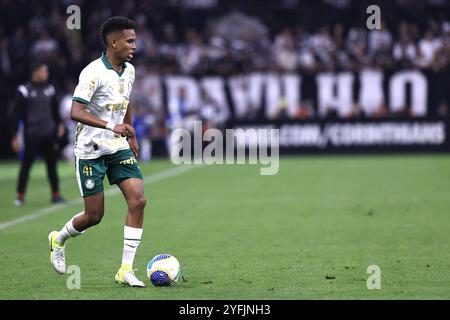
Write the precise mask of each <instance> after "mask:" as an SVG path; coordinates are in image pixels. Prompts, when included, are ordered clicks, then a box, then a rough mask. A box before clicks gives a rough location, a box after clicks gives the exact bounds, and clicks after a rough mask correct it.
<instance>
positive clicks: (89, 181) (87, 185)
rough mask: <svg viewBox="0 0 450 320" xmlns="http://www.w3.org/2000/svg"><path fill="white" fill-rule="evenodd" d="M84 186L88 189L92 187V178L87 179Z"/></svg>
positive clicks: (93, 183) (93, 184) (93, 185)
mask: <svg viewBox="0 0 450 320" xmlns="http://www.w3.org/2000/svg"><path fill="white" fill-rule="evenodd" d="M85 186H86V188H88V189H92V188H93V187H95V182H94V180H92V179H87V180H86V182H85Z"/></svg>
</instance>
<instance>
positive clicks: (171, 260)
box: [147, 254, 181, 287]
mask: <svg viewBox="0 0 450 320" xmlns="http://www.w3.org/2000/svg"><path fill="white" fill-rule="evenodd" d="M180 276H181V266H180V263H179V262H178V260H177V258H175V257H174V256H171V255H170V254H158V255H157V256H155V257H154V258H153V259H152V260H150V262H149V263H148V265H147V277H148V278H149V279H150V281H151V282H152V284H153V285H154V286H155V287H164V286H173V285H175V284H176V283H177V282H178V280H179V279H180Z"/></svg>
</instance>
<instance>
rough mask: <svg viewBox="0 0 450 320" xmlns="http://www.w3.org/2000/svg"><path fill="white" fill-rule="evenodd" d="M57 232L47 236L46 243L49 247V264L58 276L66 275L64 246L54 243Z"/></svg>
mask: <svg viewBox="0 0 450 320" xmlns="http://www.w3.org/2000/svg"><path fill="white" fill-rule="evenodd" d="M57 235H58V231H52V232H50V234H49V235H48V243H49V245H50V263H51V264H52V266H53V269H55V271H56V272H57V273H59V274H64V273H66V257H65V255H64V245H62V246H61V245H60V244H59V243H58V242H56V236H57Z"/></svg>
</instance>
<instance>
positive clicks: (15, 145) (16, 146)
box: [11, 136, 20, 153]
mask: <svg viewBox="0 0 450 320" xmlns="http://www.w3.org/2000/svg"><path fill="white" fill-rule="evenodd" d="M11 148H12V149H13V151H14V152H15V153H19V151H20V143H19V138H18V137H17V136H14V137H13V138H12V140H11Z"/></svg>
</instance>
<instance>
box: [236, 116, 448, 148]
mask: <svg viewBox="0 0 450 320" xmlns="http://www.w3.org/2000/svg"><path fill="white" fill-rule="evenodd" d="M449 125H450V121H449V120H448V119H434V118H422V119H414V120H412V119H407V120H402V119H389V120H333V121H299V120H288V121H283V122H279V121H264V122H246V121H240V122H234V123H231V122H230V123H228V125H227V127H228V128H233V129H235V130H236V129H242V130H243V132H247V131H249V130H250V129H257V130H256V131H258V129H278V130H279V152H280V154H296V153H372V152H373V153H377V152H449V151H450V144H449V141H448V140H449V134H450V133H449V129H448V128H449ZM258 141H259V139H257V138H255V137H254V135H245V134H244V135H243V136H242V137H237V138H236V146H237V147H239V146H245V147H247V148H248V147H254V146H255V144H256V145H257V144H258Z"/></svg>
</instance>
